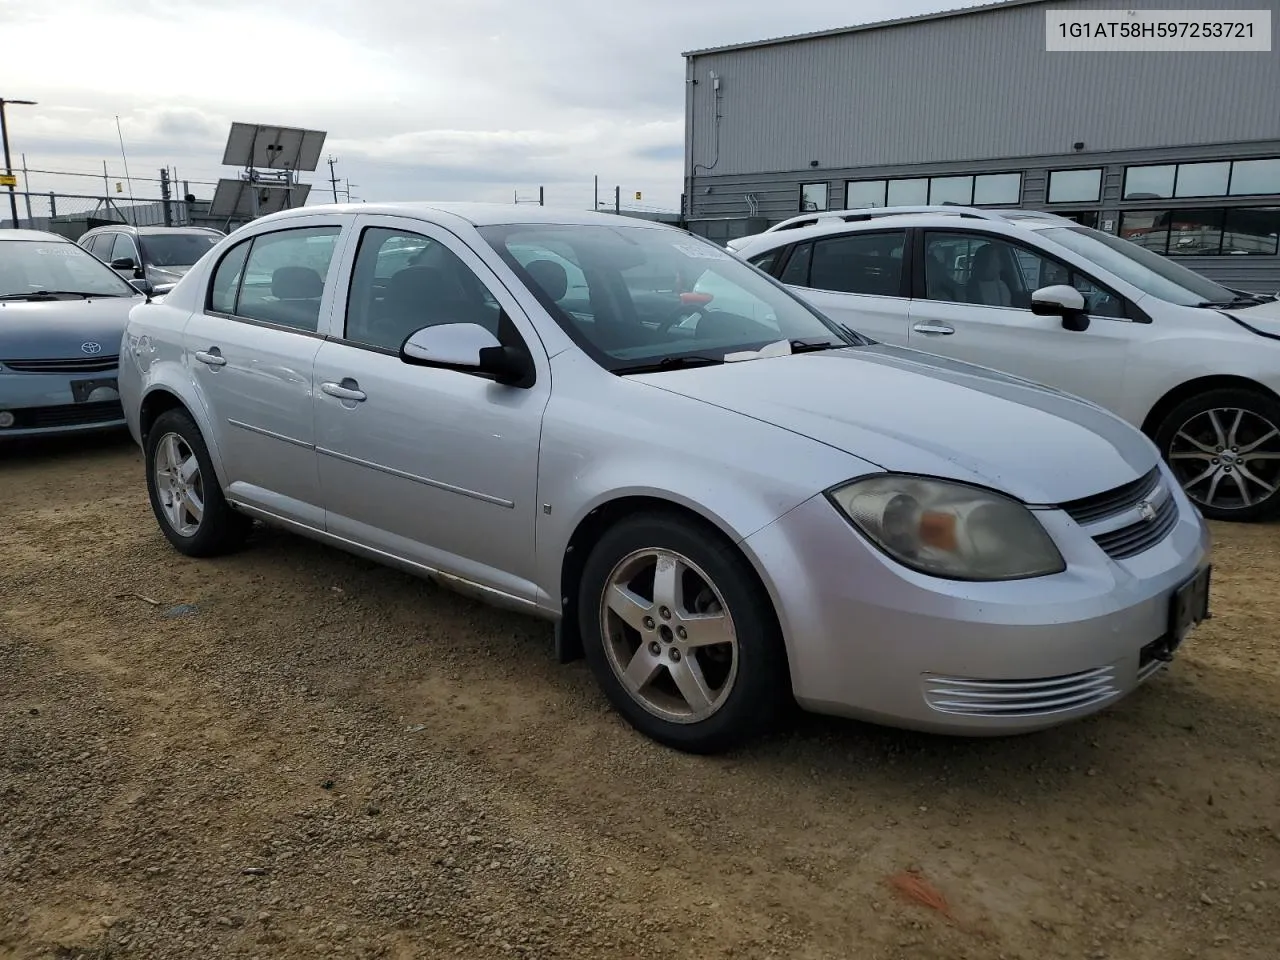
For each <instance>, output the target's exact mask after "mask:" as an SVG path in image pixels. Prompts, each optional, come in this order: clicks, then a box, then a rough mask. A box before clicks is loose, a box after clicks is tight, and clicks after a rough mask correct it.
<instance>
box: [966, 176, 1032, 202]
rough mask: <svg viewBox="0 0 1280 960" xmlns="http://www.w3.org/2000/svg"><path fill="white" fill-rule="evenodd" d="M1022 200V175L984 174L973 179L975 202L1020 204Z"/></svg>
mask: <svg viewBox="0 0 1280 960" xmlns="http://www.w3.org/2000/svg"><path fill="white" fill-rule="evenodd" d="M1021 200H1022V174H1020V173H984V174H981V175H979V176H976V177H974V178H973V202H974V203H975V204H976V205H978V206H981V205H983V204H992V203H1005V204H1008V203H1018V202H1019V201H1021Z"/></svg>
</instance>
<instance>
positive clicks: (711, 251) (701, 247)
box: [672, 240, 729, 260]
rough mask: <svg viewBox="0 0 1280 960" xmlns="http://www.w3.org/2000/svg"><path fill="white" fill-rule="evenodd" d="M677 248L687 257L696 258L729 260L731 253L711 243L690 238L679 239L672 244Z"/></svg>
mask: <svg viewBox="0 0 1280 960" xmlns="http://www.w3.org/2000/svg"><path fill="white" fill-rule="evenodd" d="M672 246H673V247H675V248H676V249H677V250H679V251H680V252H681V253H683V254H684V255H685V256H686V257H692V258H693V259H694V260H728V259H729V255H728V254H727V253H725V252H724V251H723V250H721V249H720V248H719V247H713V246H711V244H709V243H695V242H693V241H689V240H677V241H676V242H675V243H673V244H672Z"/></svg>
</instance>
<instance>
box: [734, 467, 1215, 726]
mask: <svg viewBox="0 0 1280 960" xmlns="http://www.w3.org/2000/svg"><path fill="white" fill-rule="evenodd" d="M1174 497H1175V498H1176V500H1177V503H1178V508H1179V517H1178V520H1177V522H1176V524H1175V525H1174V527H1173V529H1172V530H1171V531H1170V532H1169V534H1168V535H1167V536H1166V537H1165V538H1164V539H1163V540H1162V541H1160V542H1159V543H1157V544H1156V545H1155V546H1153V547H1151V548H1150V549H1148V550H1146V551H1144V552H1142V553H1140V554H1137V555H1136V556H1134V557H1131V558H1129V559H1126V560H1123V561H1115V560H1112V559H1111V558H1110V557H1108V556H1107V555H1106V554H1105V553H1104V552H1103V551H1102V549H1101V547H1099V546H1098V545H1097V544H1095V543H1094V542H1093V540H1091V539H1090V538H1089V537H1088V536H1087V535H1085V534H1084V532H1083V531H1082V530H1081V528H1080V527H1078V526H1077V525H1076V524H1075V521H1074V520H1072V519H1071V518H1070V517H1069V516H1067V515H1066V514H1065V513H1063V512H1061V511H1056V510H1053V511H1042V512H1040V514H1039V515H1040V517H1041V519H1042V522H1043V523H1044V525H1045V527H1046V528H1047V529H1048V530H1049V532H1050V534H1051V535H1052V536H1053V537H1054V539H1055V541H1057V543H1058V545H1059V548H1060V549H1061V550H1062V552H1063V555H1064V557H1065V559H1066V560H1067V564H1068V569H1067V570H1066V571H1065V572H1063V573H1061V574H1057V575H1054V576H1050V577H1040V578H1034V579H1029V580H1019V581H1009V582H1003V583H963V582H957V581H950V580H942V579H938V578H935V577H929V576H926V575H923V574H918V573H916V572H914V571H912V570H909V569H907V568H906V567H903V566H902V565H900V564H898V563H896V562H895V561H893V560H891V559H890V558H888V557H887V556H885V555H884V554H882V553H881V552H880V551H879V550H877V549H875V548H874V547H872V546H871V545H870V544H869V543H867V542H866V541H865V540H864V539H863V538H862V536H861V535H860V534H858V533H857V532H855V531H854V530H853V528H852V527H851V526H850V525H849V523H848V522H847V521H846V520H845V519H844V517H843V516H842V515H841V514H840V513H839V512H838V510H837V509H836V508H835V507H834V506H832V505H831V503H830V502H829V501H827V499H826V498H825V497H823V496H817V497H814V498H813V499H811V500H809V501H807V502H806V503H804V504H802V505H801V506H799V507H797V508H796V509H794V510H792V511H791V512H789V513H788V514H786V515H785V516H783V517H782V518H780V519H779V520H777V521H775V522H774V523H772V524H770V525H769V526H767V527H765V528H764V529H763V530H760V531H758V532H757V533H755V534H753V535H752V536H750V537H748V538H747V540H746V541H745V542H744V546H745V547H746V548H747V550H748V552H749V554H750V555H751V556H752V558H753V559H754V561H755V563H756V565H757V568H758V569H759V570H760V571H761V573H762V575H763V576H764V578H765V580H766V584H767V586H768V589H769V591H770V593H771V595H772V598H773V601H774V604H775V608H776V609H777V611H778V617H779V621H780V624H781V626H782V630H783V635H784V638H785V641H786V645H787V653H788V660H789V663H790V668H791V678H792V688H793V691H794V693H795V696H796V699H797V701H798V702H799V704H800V705H801V706H802V707H803V708H805V709H808V710H812V711H814V712H817V713H829V714H836V715H842V716H848V717H855V718H859V719H864V720H869V721H873V722H878V723H884V724H887V725H891V726H897V727H905V728H910V729H917V730H925V731H932V732H937V733H950V734H963V735H970V736H981V735H996V734H1013V733H1024V732H1030V731H1034V730H1040V729H1044V728H1046V727H1052V726H1056V725H1058V724H1060V723H1064V722H1066V721H1068V720H1073V719H1077V718H1079V717H1083V716H1086V715H1088V714H1091V713H1094V712H1096V711H1099V710H1102V709H1105V708H1106V707H1108V706H1110V705H1112V704H1114V703H1116V702H1117V701H1119V700H1120V699H1122V698H1123V697H1124V696H1126V695H1127V694H1128V693H1130V692H1131V691H1132V690H1134V689H1135V688H1136V687H1137V686H1138V685H1139V684H1140V683H1142V682H1143V681H1144V680H1146V679H1147V678H1149V677H1150V676H1151V675H1152V674H1154V673H1155V672H1157V671H1158V670H1159V669H1160V667H1161V666H1163V664H1164V661H1163V660H1162V659H1160V657H1159V656H1158V655H1156V654H1157V653H1158V650H1157V648H1159V647H1162V646H1163V645H1164V644H1165V643H1167V642H1168V639H1169V638H1168V634H1169V632H1170V629H1169V625H1170V610H1171V603H1172V598H1173V595H1174V593H1175V592H1176V591H1177V590H1178V588H1179V587H1180V586H1181V585H1183V584H1184V583H1186V582H1188V581H1189V580H1191V579H1192V578H1193V577H1195V576H1196V575H1197V573H1199V572H1201V571H1203V569H1204V568H1205V567H1206V566H1207V565H1208V562H1209V555H1210V538H1209V532H1208V530H1207V528H1206V527H1205V525H1204V523H1203V521H1202V520H1201V518H1200V516H1199V514H1198V513H1197V512H1196V511H1195V509H1194V507H1193V506H1192V505H1191V503H1190V502H1189V501H1188V500H1187V499H1186V497H1185V496H1184V495H1183V494H1182V491H1181V490H1175V492H1174Z"/></svg>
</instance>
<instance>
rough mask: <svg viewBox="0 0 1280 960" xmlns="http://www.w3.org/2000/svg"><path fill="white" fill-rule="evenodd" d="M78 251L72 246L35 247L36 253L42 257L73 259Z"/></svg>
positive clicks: (77, 248)
mask: <svg viewBox="0 0 1280 960" xmlns="http://www.w3.org/2000/svg"><path fill="white" fill-rule="evenodd" d="M73 247H74V249H73ZM79 249H80V248H79V247H75V246H74V245H69V246H63V245H62V244H58V245H57V246H56V247H36V253H37V254H39V255H40V256H42V257H74V256H76V252H77V251H78V250H79Z"/></svg>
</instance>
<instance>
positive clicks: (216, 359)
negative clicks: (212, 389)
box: [196, 347, 227, 367]
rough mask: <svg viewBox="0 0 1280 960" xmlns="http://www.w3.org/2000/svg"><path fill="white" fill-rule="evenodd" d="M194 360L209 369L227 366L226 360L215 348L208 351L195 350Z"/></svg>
mask: <svg viewBox="0 0 1280 960" xmlns="http://www.w3.org/2000/svg"><path fill="white" fill-rule="evenodd" d="M196 359H197V360H199V361H200V362H201V363H205V364H208V365H209V366H211V367H225V366H226V365H227V358H226V357H224V356H223V355H222V351H220V350H219V349H218V348H217V347H210V348H209V349H208V350H197V351H196Z"/></svg>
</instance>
